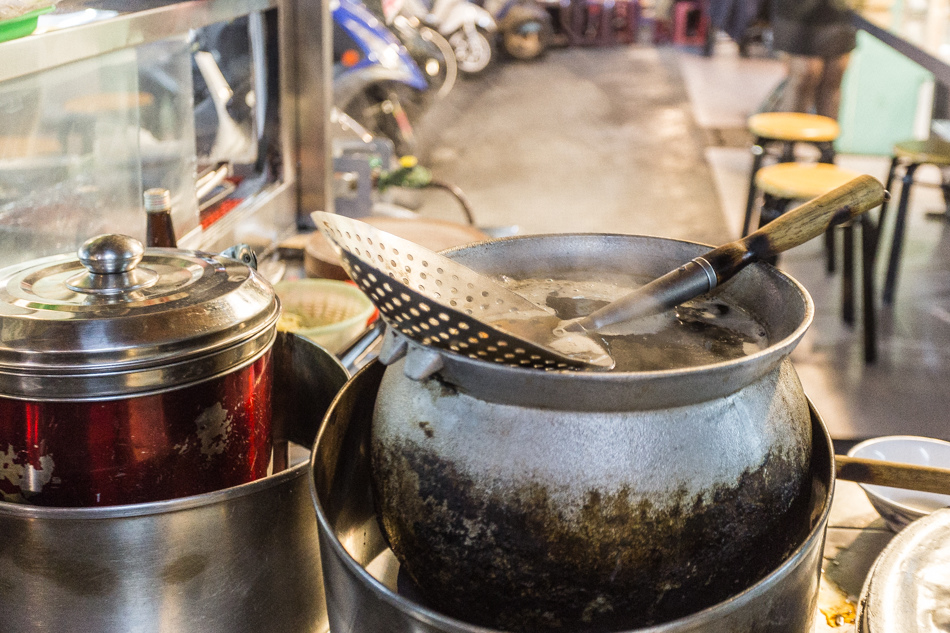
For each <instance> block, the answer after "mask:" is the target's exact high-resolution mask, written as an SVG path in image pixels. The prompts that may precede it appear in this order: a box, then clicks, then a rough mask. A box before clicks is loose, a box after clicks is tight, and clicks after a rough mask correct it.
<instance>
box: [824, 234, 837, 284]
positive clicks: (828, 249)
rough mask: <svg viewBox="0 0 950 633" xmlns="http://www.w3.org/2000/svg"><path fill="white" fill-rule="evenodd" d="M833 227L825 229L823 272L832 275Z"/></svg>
mask: <svg viewBox="0 0 950 633" xmlns="http://www.w3.org/2000/svg"><path fill="white" fill-rule="evenodd" d="M834 229H835V227H833V226H832V227H829V228H828V230H827V231H825V272H827V273H828V274H829V275H833V274H834V272H835V250H836V249H835V230H834Z"/></svg>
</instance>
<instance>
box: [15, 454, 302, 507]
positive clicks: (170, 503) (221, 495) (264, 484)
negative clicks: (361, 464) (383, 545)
mask: <svg viewBox="0 0 950 633" xmlns="http://www.w3.org/2000/svg"><path fill="white" fill-rule="evenodd" d="M308 472H310V460H303V461H301V462H300V463H298V464H295V465H294V466H291V467H290V468H288V469H287V470H282V471H281V472H279V473H274V474H272V475H268V476H266V477H262V478H261V479H258V480H256V481H251V482H249V483H246V484H241V485H239V486H232V487H230V488H224V489H222V490H214V491H212V492H205V493H202V494H200V495H193V496H190V497H178V498H176V499H166V500H164V501H149V502H147V503H130V504H126V505H116V506H98V507H92V508H90V507H86V508H60V507H49V506H32V505H28V504H22V503H10V502H7V501H0V515H6V516H12V517H18V518H24V519H41V520H44V521H49V520H67V521H84V520H88V521H95V520H101V519H121V518H133V517H142V516H150V515H155V514H167V513H170V512H181V511H183V510H190V509H192V508H198V507H202V506H210V505H216V504H220V503H226V502H228V501H230V500H232V499H238V498H241V497H247V496H250V495H254V494H258V493H260V492H263V491H264V490H268V489H270V488H273V487H276V486H281V485H284V484H285V483H286V482H288V481H290V480H293V479H297V478H299V477H303V476H304V475H306V474H307V473H308Z"/></svg>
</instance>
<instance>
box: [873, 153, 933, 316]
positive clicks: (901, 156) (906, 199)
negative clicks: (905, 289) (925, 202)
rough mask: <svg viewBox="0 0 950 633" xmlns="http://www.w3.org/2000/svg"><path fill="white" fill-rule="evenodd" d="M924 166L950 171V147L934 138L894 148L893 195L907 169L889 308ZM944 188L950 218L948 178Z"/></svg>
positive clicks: (888, 285) (891, 261) (890, 267)
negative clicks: (909, 208)
mask: <svg viewBox="0 0 950 633" xmlns="http://www.w3.org/2000/svg"><path fill="white" fill-rule="evenodd" d="M921 165H936V166H937V167H950V143H948V142H947V141H943V140H941V139H936V138H931V139H927V140H926V141H903V142H901V143H898V144H896V145H895V146H894V155H893V157H892V158H891V168H890V170H889V171H888V172H887V182H886V183H885V185H884V186H885V188H886V189H887V190H888V191H890V188H891V185H892V184H893V183H894V178H895V177H896V176H897V171H898V169H900V168H903V170H904V175H903V177H902V178H901V196H900V201H899V202H898V204H897V215H896V216H895V218H894V234H893V237H892V239H891V252H890V256H889V257H888V260H887V277H885V280H884V293H883V301H884V303H886V304H892V303H894V291H895V289H896V287H897V271H898V267H899V266H900V258H901V253H902V252H903V248H904V232H905V230H906V225H907V206H908V204H909V203H910V190H911V187H912V186H913V184H914V173H915V172H916V171H917V168H919V167H920V166H921ZM940 188H941V189H942V190H943V200H944V204H946V207H947V209H946V214H947V216H948V217H950V182H948V180H947V175H946V174H944V175H943V176H942V177H941V185H940ZM887 207H888V205H885V206H884V209H883V210H882V211H881V221H880V229H881V230H883V228H884V221H885V219H886V217H887Z"/></svg>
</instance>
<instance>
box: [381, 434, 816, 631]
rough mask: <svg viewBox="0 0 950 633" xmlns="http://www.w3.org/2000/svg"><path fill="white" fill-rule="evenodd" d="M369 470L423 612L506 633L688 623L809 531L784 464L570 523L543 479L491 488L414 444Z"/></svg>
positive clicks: (789, 465) (625, 502)
mask: <svg viewBox="0 0 950 633" xmlns="http://www.w3.org/2000/svg"><path fill="white" fill-rule="evenodd" d="M373 471H374V486H375V487H376V488H377V489H376V493H377V495H376V498H377V499H382V500H385V501H384V504H385V505H387V506H389V507H387V508H386V509H385V510H384V511H383V512H382V513H381V515H382V517H383V518H382V521H383V528H384V533H385V534H386V535H387V538H388V540H389V542H390V545H391V547H392V549H393V551H394V552H396V555H397V556H398V557H399V559H400V561H401V562H402V563H403V564H404V565H407V566H406V571H407V572H408V573H409V575H410V577H411V578H412V579H413V581H414V582H416V584H417V585H418V588H419V590H420V592H421V594H422V595H423V596H424V597H425V599H426V600H427V602H429V603H430V604H431V605H432V606H433V607H434V608H436V609H437V610H440V611H443V612H445V613H447V614H449V615H452V616H454V617H458V618H460V619H462V620H465V621H468V622H472V623H475V624H478V625H482V626H489V627H493V628H499V629H503V630H514V631H529V630H541V629H570V630H576V631H610V630H626V629H629V628H634V627H636V626H648V625H651V624H655V623H658V622H663V621H668V620H671V619H674V618H676V617H681V616H683V615H686V614H688V613H692V612H695V611H698V610H700V609H702V608H704V607H706V606H709V605H712V604H715V603H716V602H719V601H721V600H724V599H726V598H728V597H729V596H731V595H734V594H735V593H737V592H738V591H741V590H742V589H743V588H745V587H746V586H748V585H750V584H752V583H753V582H755V581H756V580H758V579H759V578H761V577H762V576H764V575H765V574H766V573H768V571H770V570H771V569H774V568H775V567H776V566H777V565H778V564H779V563H780V562H781V560H783V559H784V558H785V557H786V555H787V554H788V551H789V550H790V549H791V548H792V547H793V544H794V543H796V542H798V541H796V540H795V537H796V536H798V535H800V534H801V532H802V530H803V529H804V530H807V527H808V526H807V519H808V517H807V516H799V514H800V513H797V512H796V511H795V508H794V507H793V506H795V505H796V501H797V500H798V503H800V499H802V498H804V497H806V496H807V495H802V494H801V492H802V491H801V490H800V485H799V481H800V478H799V477H796V476H795V474H797V473H800V467H799V466H797V465H795V463H794V462H793V461H792V460H787V459H785V458H784V457H783V456H780V455H775V454H772V455H769V456H768V457H767V458H766V460H765V461H764V462H763V463H762V464H760V465H759V466H758V467H757V468H755V469H749V470H747V471H746V472H744V473H743V474H742V476H741V477H740V478H739V481H738V482H735V485H728V486H727V485H720V486H718V487H716V488H713V489H712V491H711V492H707V493H706V494H705V495H702V494H701V495H695V496H691V495H690V494H689V493H688V492H687V490H686V488H685V487H683V488H680V489H679V490H678V491H677V492H676V493H675V494H674V495H673V498H672V499H668V500H663V502H662V503H654V502H652V501H650V500H648V499H643V498H637V496H636V489H635V487H634V486H633V485H623V486H622V487H620V488H619V489H616V490H615V491H613V492H603V491H599V490H589V491H588V492H587V493H586V496H585V500H584V503H583V507H582V509H581V511H580V513H579V516H578V517H574V518H571V517H568V516H566V513H565V512H563V509H560V508H559V507H558V506H557V504H556V502H555V501H554V500H553V499H552V498H551V495H550V493H549V491H548V490H547V489H546V488H545V485H544V484H543V483H542V482H538V483H531V484H528V485H523V486H521V487H520V488H517V489H515V490H508V491H506V492H504V493H501V492H498V491H492V490H490V489H489V490H486V489H485V487H484V486H480V485H478V484H477V483H476V482H475V481H473V480H472V479H470V478H469V477H467V476H465V475H464V474H463V473H461V472H459V471H458V470H457V468H455V467H454V466H453V464H451V463H448V462H446V461H445V460H442V459H440V458H439V457H437V456H436V455H435V454H433V453H431V452H427V451H425V450H421V449H419V448H418V447H412V446H409V445H401V446H397V447H392V450H377V449H374V451H373ZM776 480H779V481H782V480H784V481H787V482H790V483H789V484H788V485H786V486H780V487H778V488H776V486H775V484H774V482H775V481H776ZM790 508H791V511H790V510H789V509H790ZM792 515H794V516H795V520H794V521H793V522H790V516H792ZM799 524H801V525H799ZM793 525H794V526H795V527H794V528H792V527H790V526H793ZM656 534H668V535H669V536H670V538H668V539H665V540H662V541H658V540H657V539H656V538H655V535H656ZM739 543H744V546H740V545H738V544H739ZM447 559H448V560H453V561H455V564H453V565H446V564H445V563H444V561H445V560H447ZM407 561H409V562H408V563H407ZM511 587H518V588H519V589H518V591H515V592H512V591H511V589H510V588H511Z"/></svg>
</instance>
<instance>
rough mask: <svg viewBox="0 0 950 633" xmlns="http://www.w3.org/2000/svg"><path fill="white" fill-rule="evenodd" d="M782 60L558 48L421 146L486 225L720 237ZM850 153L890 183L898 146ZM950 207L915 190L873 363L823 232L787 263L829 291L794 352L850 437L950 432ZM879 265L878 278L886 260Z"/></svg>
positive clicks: (640, 48) (491, 87)
mask: <svg viewBox="0 0 950 633" xmlns="http://www.w3.org/2000/svg"><path fill="white" fill-rule="evenodd" d="M782 73H783V70H782V66H781V64H780V63H779V62H776V61H774V60H770V59H740V58H739V57H738V56H737V55H736V54H735V51H734V48H733V47H730V46H729V45H728V43H727V44H726V45H720V46H718V47H717V52H716V55H715V56H714V57H712V58H708V59H707V58H703V57H700V56H698V55H695V54H694V53H692V52H690V51H680V50H676V49H673V48H668V47H667V48H655V47H653V46H649V45H633V46H625V47H617V48H601V49H576V48H575V49H560V50H554V51H552V52H551V53H550V54H549V55H548V56H547V57H546V58H545V59H543V60H541V61H540V62H537V63H524V64H521V63H506V64H503V65H500V66H498V67H496V68H495V69H494V70H493V71H492V72H490V73H489V74H487V75H486V76H485V77H482V78H478V79H475V80H469V81H460V82H459V84H458V85H457V86H456V89H455V90H454V91H453V92H452V93H451V94H450V95H449V96H448V97H447V98H446V100H444V101H442V102H440V103H438V104H436V105H435V106H434V107H433V108H432V109H431V110H430V112H429V113H428V114H427V115H426V118H425V119H424V121H423V122H422V123H421V125H420V127H419V130H418V131H419V135H420V139H421V140H422V148H421V151H420V157H421V158H422V160H423V162H424V163H425V164H427V165H429V166H430V167H431V168H432V169H433V171H434V173H435V174H436V175H437V176H438V177H440V178H442V179H444V180H448V181H451V182H454V183H455V184H457V185H459V186H460V187H461V188H462V189H463V190H465V191H466V193H467V194H468V195H469V197H470V198H471V200H472V203H473V205H474V208H475V213H476V217H477V220H478V223H479V224H481V225H486V226H497V225H511V224H515V225H518V226H519V227H520V232H521V233H523V234H527V233H546V232H551V233H553V232H588V231H590V232H610V233H633V234H646V235H658V236H664V237H673V238H680V239H689V240H695V241H700V242H706V243H710V244H720V243H724V242H727V241H729V240H731V239H734V238H736V237H738V233H739V229H740V226H741V221H742V214H743V209H744V202H745V195H746V187H747V174H748V170H749V165H750V163H751V157H750V155H749V151H748V147H749V144H750V141H751V139H750V138H749V136H748V134H747V133H746V132H745V129H744V122H745V119H746V117H747V116H748V115H749V114H750V113H751V112H753V111H754V110H755V109H756V107H757V106H758V105H759V104H760V103H761V102H762V100H763V99H764V98H765V96H766V95H768V93H769V92H770V91H771V90H772V88H773V87H774V86H775V84H777V83H778V81H779V80H780V79H781V77H782ZM839 164H841V165H842V166H845V167H849V168H852V169H856V170H858V171H862V172H865V173H869V174H871V175H874V176H876V177H878V178H880V179H882V180H883V179H884V177H885V175H886V170H887V164H888V159H887V158H886V157H859V156H842V157H840V158H839ZM919 174H920V176H921V177H922V178H923V179H924V180H929V181H931V182H936V180H937V179H938V178H939V174H938V173H936V172H934V173H931V172H927V171H926V170H925V169H922V170H921V172H919ZM428 195H429V194H427V196H428ZM439 195H440V194H433V196H432V197H427V198H426V199H424V200H423V205H422V207H421V212H422V214H423V215H428V216H431V217H442V218H447V219H456V220H458V219H459V218H460V217H461V216H460V213H459V211H458V209H456V208H453V207H452V204H451V203H450V202H448V201H446V200H445V199H444V198H441V197H438V196H439ZM942 206H943V205H942V201H941V198H940V196H939V192H938V190H936V189H934V188H932V187H918V188H915V190H914V197H913V199H912V208H911V213H910V225H909V229H908V241H907V248H906V255H905V257H904V260H903V267H902V270H901V279H900V285H899V287H898V293H897V299H896V303H895V306H894V307H893V308H887V309H882V310H881V312H880V325H879V328H880V339H881V340H880V357H879V359H878V361H877V362H876V363H875V364H873V365H866V364H865V363H864V362H863V359H862V354H861V335H860V334H861V333H860V331H859V326H858V327H856V328H855V329H852V328H848V327H846V326H845V325H844V324H843V323H842V321H841V317H840V315H841V308H840V300H839V294H840V289H839V284H840V278H839V277H838V276H828V275H826V274H825V272H824V269H823V264H822V259H823V255H822V245H821V243H820V240H816V241H814V242H813V243H810V244H808V245H805V246H802V247H799V248H798V249H796V250H795V251H793V252H791V253H789V254H787V255H786V256H784V257H783V260H782V261H781V263H780V265H781V267H782V268H784V269H785V270H787V271H788V272H789V273H790V274H792V275H793V276H794V277H795V278H796V279H798V280H799V281H801V282H802V283H803V284H804V285H805V287H806V288H808V290H809V292H810V293H811V294H812V295H813V297H814V299H815V303H816V318H815V322H814V324H813V326H812V327H811V329H810V330H809V333H808V335H806V338H805V339H804V340H803V341H802V343H801V345H800V346H799V347H798V349H797V350H796V351H795V353H794V354H793V360H794V362H795V366H796V368H797V369H798V372H799V374H800V376H801V378H802V382H803V384H804V386H805V389H806V391H807V393H808V394H809V396H810V397H811V398H812V400H813V401H814V403H815V405H816V406H817V408H818V410H819V411H820V412H821V413H822V416H823V417H824V419H825V421H826V423H827V424H828V426H829V428H830V429H831V431H832V435H833V436H835V437H836V438H838V439H844V440H848V439H855V438H862V437H868V436H874V435H882V434H910V435H928V436H932V437H941V438H944V439H950V425H948V424H947V420H948V419H950V413H948V412H950V390H947V389H944V388H943V386H944V385H946V384H948V379H950V348H948V345H947V343H948V342H950V274H948V266H950V253H948V252H947V251H948V249H950V246H948V244H947V242H948V240H946V239H944V235H945V233H946V231H945V226H946V225H945V224H944V223H943V222H942V221H934V220H930V219H927V218H925V212H926V211H931V210H935V209H938V210H939V209H941V208H942ZM883 240H884V243H885V244H889V240H890V237H889V231H888V230H887V227H885V234H884V237H883ZM886 251H887V249H886V248H885V249H884V252H885V253H886ZM878 277H879V286H878V287H879V288H880V283H882V281H883V266H882V262H879V270H878ZM877 302H878V304H880V296H879V295H878V297H877ZM858 322H859V323H860V319H859V321H858Z"/></svg>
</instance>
